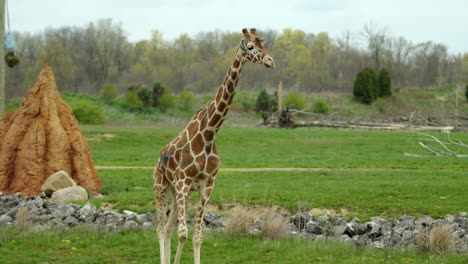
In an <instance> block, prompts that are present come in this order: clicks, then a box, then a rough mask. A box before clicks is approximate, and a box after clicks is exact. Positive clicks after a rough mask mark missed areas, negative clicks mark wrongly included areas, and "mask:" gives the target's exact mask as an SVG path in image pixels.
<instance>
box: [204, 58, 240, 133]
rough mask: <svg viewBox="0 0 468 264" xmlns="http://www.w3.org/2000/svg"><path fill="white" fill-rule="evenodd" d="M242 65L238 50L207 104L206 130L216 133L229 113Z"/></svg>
mask: <svg viewBox="0 0 468 264" xmlns="http://www.w3.org/2000/svg"><path fill="white" fill-rule="evenodd" d="M243 64H244V62H243V60H242V54H241V53H240V51H239V50H238V51H237V52H236V55H235V56H234V59H233V61H232V63H231V66H229V69H228V71H227V73H226V77H225V78H224V82H223V84H222V85H221V87H219V89H218V91H217V93H216V96H215V97H214V99H213V100H212V101H211V102H210V103H209V104H208V109H207V118H208V124H207V129H208V130H211V131H214V132H215V133H216V132H218V130H219V129H220V128H221V125H222V124H223V121H224V118H225V117H226V115H227V113H228V111H229V107H230V106H231V104H232V101H233V100H234V94H235V93H236V91H235V89H236V87H237V83H238V81H239V77H240V74H241V71H242V66H243Z"/></svg>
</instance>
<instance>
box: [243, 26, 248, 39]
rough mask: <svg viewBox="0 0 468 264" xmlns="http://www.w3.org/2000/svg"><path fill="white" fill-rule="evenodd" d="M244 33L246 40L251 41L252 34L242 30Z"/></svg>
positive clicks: (244, 29)
mask: <svg viewBox="0 0 468 264" xmlns="http://www.w3.org/2000/svg"><path fill="white" fill-rule="evenodd" d="M242 33H244V36H245V38H246V39H250V33H249V31H248V30H247V29H246V28H243V29H242Z"/></svg>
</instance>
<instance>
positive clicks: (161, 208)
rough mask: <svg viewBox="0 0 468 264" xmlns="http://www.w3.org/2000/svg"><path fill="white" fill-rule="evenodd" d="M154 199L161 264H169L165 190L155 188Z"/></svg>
mask: <svg viewBox="0 0 468 264" xmlns="http://www.w3.org/2000/svg"><path fill="white" fill-rule="evenodd" d="M155 197H156V213H157V222H158V224H157V227H156V232H157V234H158V239H159V252H160V254H159V255H160V258H161V264H169V262H167V260H166V250H165V249H166V239H165V238H166V232H165V228H164V226H165V225H166V212H167V203H168V201H167V192H166V190H165V189H163V188H160V187H155Z"/></svg>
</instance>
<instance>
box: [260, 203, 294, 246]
mask: <svg viewBox="0 0 468 264" xmlns="http://www.w3.org/2000/svg"><path fill="white" fill-rule="evenodd" d="M288 220H289V219H287V218H285V217H284V216H282V215H280V214H277V213H276V209H275V208H272V209H271V210H269V212H268V213H267V215H266V216H265V219H264V221H263V223H262V233H261V234H262V238H264V239H271V240H277V239H281V238H283V237H285V236H286V235H287V234H288V224H289V221H288Z"/></svg>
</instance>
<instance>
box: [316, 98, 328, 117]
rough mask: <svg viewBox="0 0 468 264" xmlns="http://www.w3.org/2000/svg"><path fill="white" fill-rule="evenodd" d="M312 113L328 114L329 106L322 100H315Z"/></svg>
mask: <svg viewBox="0 0 468 264" xmlns="http://www.w3.org/2000/svg"><path fill="white" fill-rule="evenodd" d="M313 111H314V113H320V114H328V113H330V111H331V109H330V105H329V104H328V103H327V102H325V101H324V100H322V99H317V100H316V101H315V104H314V109H313Z"/></svg>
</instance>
